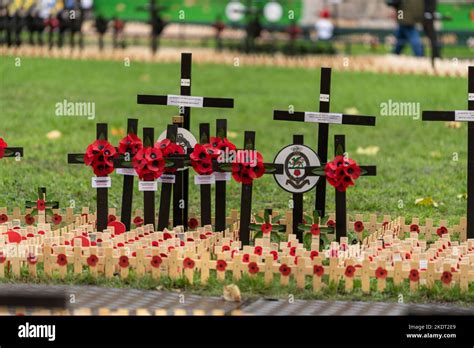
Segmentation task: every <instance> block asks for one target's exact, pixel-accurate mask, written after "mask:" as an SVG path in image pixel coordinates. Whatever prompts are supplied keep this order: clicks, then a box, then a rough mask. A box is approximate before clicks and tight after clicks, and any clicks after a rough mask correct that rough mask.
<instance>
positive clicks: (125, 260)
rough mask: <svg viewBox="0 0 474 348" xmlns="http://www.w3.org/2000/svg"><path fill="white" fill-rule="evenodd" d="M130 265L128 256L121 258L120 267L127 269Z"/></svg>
mask: <svg viewBox="0 0 474 348" xmlns="http://www.w3.org/2000/svg"><path fill="white" fill-rule="evenodd" d="M129 264H130V263H129V261H128V256H126V255H122V256H120V258H119V266H120V267H122V268H126V267H128V265H129Z"/></svg>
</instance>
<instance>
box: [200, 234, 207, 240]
mask: <svg viewBox="0 0 474 348" xmlns="http://www.w3.org/2000/svg"><path fill="white" fill-rule="evenodd" d="M199 239H207V237H206V235H205V234H204V233H201V234H200V235H199Z"/></svg>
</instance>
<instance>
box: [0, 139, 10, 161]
mask: <svg viewBox="0 0 474 348" xmlns="http://www.w3.org/2000/svg"><path fill="white" fill-rule="evenodd" d="M7 147H8V144H7V143H6V142H5V140H3V138H0V158H3V156H5V149H6V148H7Z"/></svg>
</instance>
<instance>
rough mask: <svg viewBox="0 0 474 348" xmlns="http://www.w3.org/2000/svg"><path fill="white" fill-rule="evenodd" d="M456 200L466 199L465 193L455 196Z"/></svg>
mask: <svg viewBox="0 0 474 348" xmlns="http://www.w3.org/2000/svg"><path fill="white" fill-rule="evenodd" d="M457 197H458V199H467V192H464V193H460V194H458V195H457Z"/></svg>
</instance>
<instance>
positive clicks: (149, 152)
mask: <svg viewBox="0 0 474 348" xmlns="http://www.w3.org/2000/svg"><path fill="white" fill-rule="evenodd" d="M132 165H133V168H134V169H135V171H136V172H137V174H138V177H139V178H140V180H144V181H153V180H155V179H158V178H159V177H160V176H161V175H162V174H163V172H164V170H165V166H166V162H165V160H164V158H163V154H162V153H161V151H160V149H159V148H157V147H150V146H148V147H144V148H142V149H140V150H139V151H138V152H137V153H136V155H135V156H133V159H132Z"/></svg>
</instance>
